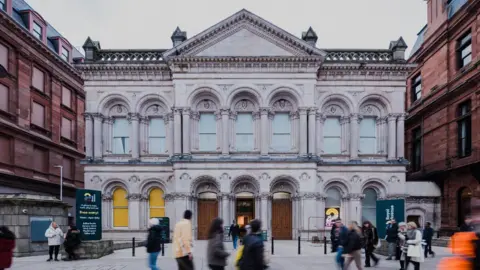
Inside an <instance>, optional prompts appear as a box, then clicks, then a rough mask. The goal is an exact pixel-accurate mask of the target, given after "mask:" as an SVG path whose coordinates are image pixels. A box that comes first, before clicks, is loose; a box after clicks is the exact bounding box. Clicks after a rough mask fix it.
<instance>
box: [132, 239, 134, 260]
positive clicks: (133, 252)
mask: <svg viewBox="0 0 480 270" xmlns="http://www.w3.org/2000/svg"><path fill="white" fill-rule="evenodd" d="M132 257H135V237H133V238H132Z"/></svg>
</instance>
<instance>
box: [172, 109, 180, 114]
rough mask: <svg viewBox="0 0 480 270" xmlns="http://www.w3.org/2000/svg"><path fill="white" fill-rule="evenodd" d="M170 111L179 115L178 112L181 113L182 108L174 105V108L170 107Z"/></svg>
mask: <svg viewBox="0 0 480 270" xmlns="http://www.w3.org/2000/svg"><path fill="white" fill-rule="evenodd" d="M172 112H173V114H177V115H180V114H182V109H181V108H178V107H174V108H172Z"/></svg>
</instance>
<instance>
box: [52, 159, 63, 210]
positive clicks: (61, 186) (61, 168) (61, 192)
mask: <svg viewBox="0 0 480 270" xmlns="http://www.w3.org/2000/svg"><path fill="white" fill-rule="evenodd" d="M54 167H55V168H60V201H63V166H61V165H57V166H54Z"/></svg>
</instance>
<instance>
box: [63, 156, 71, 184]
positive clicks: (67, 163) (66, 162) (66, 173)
mask: <svg viewBox="0 0 480 270" xmlns="http://www.w3.org/2000/svg"><path fill="white" fill-rule="evenodd" d="M62 170H63V172H62V173H63V177H64V178H66V179H71V180H73V179H74V177H73V160H72V159H71V158H69V157H66V156H64V157H63V159H62Z"/></svg>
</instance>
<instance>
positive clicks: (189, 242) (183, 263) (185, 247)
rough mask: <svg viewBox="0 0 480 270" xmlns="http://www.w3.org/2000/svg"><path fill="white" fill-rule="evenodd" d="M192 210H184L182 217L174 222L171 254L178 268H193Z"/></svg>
mask: <svg viewBox="0 0 480 270" xmlns="http://www.w3.org/2000/svg"><path fill="white" fill-rule="evenodd" d="M191 219H192V211H190V210H186V211H185V212H184V213H183V219H182V220H180V221H179V222H177V224H175V229H174V230H173V243H172V247H173V255H174V257H175V259H176V261H177V265H178V269H179V270H193V269H194V265H193V255H192V248H193V238H192V222H191Z"/></svg>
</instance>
